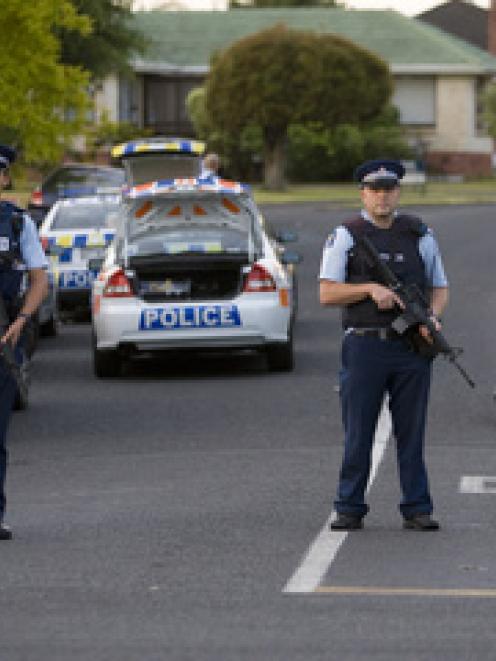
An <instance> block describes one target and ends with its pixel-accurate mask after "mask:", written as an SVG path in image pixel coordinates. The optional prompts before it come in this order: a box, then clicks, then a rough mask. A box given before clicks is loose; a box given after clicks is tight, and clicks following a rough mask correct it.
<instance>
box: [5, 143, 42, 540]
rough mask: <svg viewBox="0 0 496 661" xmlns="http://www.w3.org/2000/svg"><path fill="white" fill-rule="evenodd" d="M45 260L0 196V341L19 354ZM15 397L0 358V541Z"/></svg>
mask: <svg viewBox="0 0 496 661" xmlns="http://www.w3.org/2000/svg"><path fill="white" fill-rule="evenodd" d="M15 157H16V154H15V151H14V150H13V149H11V148H10V147H7V146H4V145H0V193H1V191H2V190H3V189H4V188H6V187H7V185H8V184H9V182H10V175H9V167H10V165H11V163H13V161H14V160H15ZM46 267H47V260H46V257H45V254H44V252H43V249H42V247H41V243H40V241H39V238H38V232H37V230H36V227H35V224H34V223H33V221H32V220H31V218H30V217H29V216H28V215H27V214H26V213H25V212H24V211H23V210H22V209H19V208H18V207H16V206H15V205H14V204H12V203H11V202H8V201H6V200H1V199H0V295H1V296H2V298H3V300H4V303H5V307H6V309H7V314H8V317H9V320H8V327H7V328H6V329H5V330H4V331H3V333H2V334H1V335H2V336H1V337H0V342H2V343H7V342H8V343H10V345H11V346H12V347H14V348H16V349H17V353H19V340H20V338H21V335H22V331H23V328H24V326H25V325H26V323H27V322H28V321H29V319H30V317H31V315H32V314H33V313H34V312H35V311H36V310H37V308H38V307H39V305H40V303H41V302H42V300H43V298H44V297H45V295H46V291H47V275H46V270H45V269H46ZM26 269H27V271H28V274H29V286H28V290H27V292H26V294H25V295H24V296H23V298H22V299H21V298H20V295H21V287H22V280H23V274H24V272H25V270H26ZM15 396H16V383H15V380H14V378H13V376H12V375H11V373H10V371H9V369H8V367H7V364H6V363H5V361H4V360H3V359H0V540H9V539H11V538H12V532H11V530H10V528H8V527H7V526H6V525H5V524H4V514H5V503H6V500H5V475H6V470H7V450H6V435H7V427H8V424H9V421H10V416H11V414H12V407H13V404H14V400H15Z"/></svg>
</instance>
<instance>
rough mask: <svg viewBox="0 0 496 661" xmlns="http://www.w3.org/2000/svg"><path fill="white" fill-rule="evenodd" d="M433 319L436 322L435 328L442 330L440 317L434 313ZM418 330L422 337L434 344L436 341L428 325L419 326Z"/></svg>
mask: <svg viewBox="0 0 496 661" xmlns="http://www.w3.org/2000/svg"><path fill="white" fill-rule="evenodd" d="M431 321H432V323H433V324H434V328H435V329H436V330H437V331H438V332H441V329H442V325H441V322H440V321H439V319H438V318H437V317H436V316H435V315H432V316H431ZM418 332H419V335H420V336H421V337H422V339H424V340H425V341H426V342H428V343H429V344H432V343H433V342H434V340H433V339H432V336H431V334H430V332H429V329H428V328H427V326H419V329H418Z"/></svg>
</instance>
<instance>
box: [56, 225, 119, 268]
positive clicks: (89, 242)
mask: <svg viewBox="0 0 496 661" xmlns="http://www.w3.org/2000/svg"><path fill="white" fill-rule="evenodd" d="M113 238H114V232H103V233H100V232H96V233H92V234H58V235H57V236H49V237H48V240H47V246H48V248H49V249H50V247H51V246H57V247H58V248H63V250H61V251H60V253H58V255H57V257H58V262H59V263H60V264H68V263H70V262H71V261H72V251H73V249H74V248H101V247H102V246H108V245H109V243H111V241H112V239H113Z"/></svg>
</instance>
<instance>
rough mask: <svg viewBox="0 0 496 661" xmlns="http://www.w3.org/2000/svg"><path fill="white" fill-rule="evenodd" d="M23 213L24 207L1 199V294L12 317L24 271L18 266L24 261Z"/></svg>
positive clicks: (17, 301)
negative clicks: (22, 249)
mask: <svg viewBox="0 0 496 661" xmlns="http://www.w3.org/2000/svg"><path fill="white" fill-rule="evenodd" d="M22 214H23V211H22V209H19V208H18V207H16V206H15V205H14V204H12V203H11V202H6V201H3V200H2V201H0V294H1V295H2V297H3V299H4V301H5V307H6V308H7V312H8V314H9V316H10V317H11V318H12V317H13V316H15V313H16V308H17V306H18V303H19V295H20V290H21V284H22V278H23V272H22V271H21V270H19V269H18V268H16V266H18V265H19V264H20V263H21V262H22V256H21V232H22V229H23V226H24V220H23V216H22Z"/></svg>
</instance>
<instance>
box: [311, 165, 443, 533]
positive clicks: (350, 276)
mask: <svg viewBox="0 0 496 661" xmlns="http://www.w3.org/2000/svg"><path fill="white" fill-rule="evenodd" d="M404 172H405V171H404V168H403V166H402V164H401V163H400V162H398V161H395V160H391V159H376V160H373V161H367V162H366V163H363V164H362V165H361V166H359V167H358V168H357V170H356V171H355V179H356V181H357V182H358V183H359V185H360V189H361V198H362V203H363V208H362V211H361V213H360V215H357V216H356V217H354V218H350V219H349V220H348V221H346V222H344V223H343V224H342V225H340V226H339V227H337V229H336V230H335V232H334V233H333V234H331V236H330V237H329V238H328V240H327V242H326V245H325V247H324V252H323V257H322V263H321V271H320V302H321V304H322V305H331V306H340V307H341V308H342V317H343V327H344V338H343V345H342V369H341V372H340V397H341V407H342V418H343V426H344V432H345V439H344V456H343V460H342V466H341V471H340V475H339V485H338V490H337V496H336V500H335V503H334V506H335V510H336V513H337V516H336V517H335V518H334V519H332V520H331V524H330V527H331V529H333V530H354V529H358V528H362V527H363V518H364V517H365V515H366V514H367V512H368V509H369V508H368V505H367V504H366V502H365V490H366V487H367V482H368V478H369V473H370V467H371V451H372V445H373V440H374V435H375V428H376V424H377V420H378V417H379V414H380V411H381V407H382V404H383V401H384V398H385V396H386V395H387V396H388V397H389V408H390V411H391V417H392V423H393V433H394V436H395V440H396V452H397V462H398V472H399V478H400V486H401V494H402V499H401V502H400V505H399V509H400V512H401V515H402V517H403V527H404V528H408V529H414V530H437V529H438V528H439V524H438V522H437V521H435V520H434V519H433V518H432V511H433V505H432V499H431V495H430V492H429V484H428V478H427V471H426V467H425V463H424V432H425V422H426V415H427V404H428V397H429V387H430V381H431V367H432V359H430V358H426V357H424V356H422V355H420V354H419V353H417V352H415V351H414V350H413V349H412V348H411V347H410V346H409V345H408V343H407V341H406V340H405V339H404V338H402V337H400V336H399V335H397V334H396V333H395V332H394V331H393V330H392V328H391V323H392V321H393V320H394V319H395V317H396V316H397V315H398V313H399V310H400V308H401V301H400V300H399V299H398V297H397V296H396V294H395V293H394V292H393V291H391V290H390V289H388V288H387V287H385V286H383V285H382V284H381V283H380V282H378V278H377V277H376V275H375V273H374V269H373V267H372V266H371V265H370V264H369V262H368V261H367V259H366V258H365V256H364V254H363V253H362V250H361V247H360V242H359V237H360V236H361V235H366V236H367V237H368V238H369V240H370V241H371V242H372V243H373V244H374V246H375V247H376V249H377V251H378V253H379V254H380V256H381V259H383V260H385V262H386V263H387V264H388V266H389V267H390V268H391V270H392V271H393V272H394V273H395V275H396V276H397V277H398V278H399V279H400V280H401V281H402V282H404V283H405V284H413V283H415V284H416V285H418V286H419V287H420V289H421V290H422V291H423V292H424V293H425V295H426V298H427V299H428V300H429V301H430V311H431V314H432V319H433V320H434V323H435V325H436V327H437V328H438V329H439V330H440V329H441V324H440V321H439V319H440V316H441V314H442V312H443V310H444V308H445V306H446V304H447V302H448V282H447V279H446V275H445V272H444V268H443V264H442V259H441V255H440V252H439V248H438V245H437V242H436V240H435V238H434V236H433V234H432V232H431V230H430V229H429V228H428V227H427V226H426V225H425V224H424V223H423V222H422V221H421V220H420V219H419V218H416V217H415V216H411V215H408V214H405V213H402V212H399V211H397V209H396V207H397V204H398V201H399V196H400V180H401V178H402V177H403V175H404ZM419 332H420V333H421V334H422V336H423V337H424V339H426V340H427V341H432V340H431V338H430V336H429V332H428V330H427V328H425V327H420V329H419Z"/></svg>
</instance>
